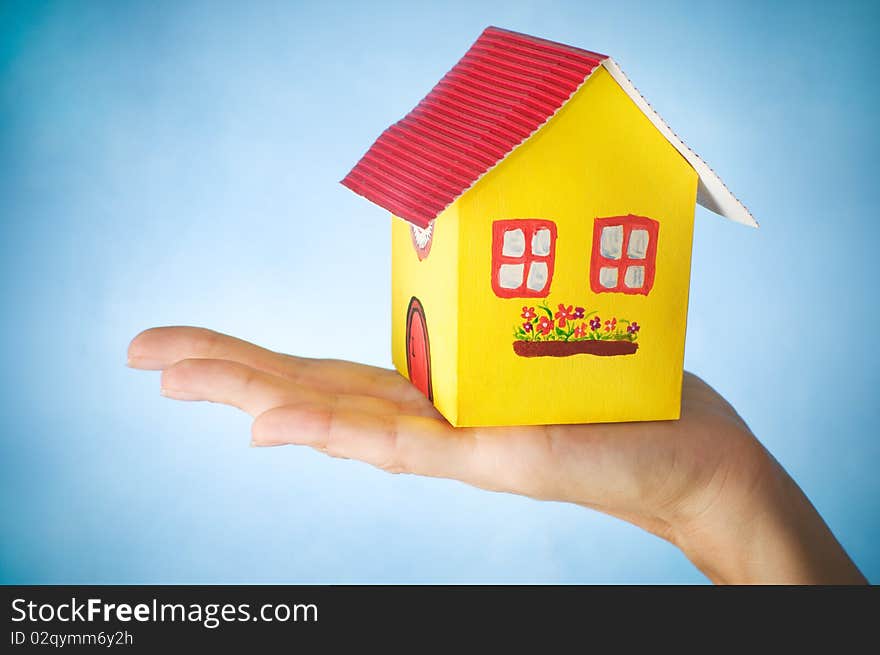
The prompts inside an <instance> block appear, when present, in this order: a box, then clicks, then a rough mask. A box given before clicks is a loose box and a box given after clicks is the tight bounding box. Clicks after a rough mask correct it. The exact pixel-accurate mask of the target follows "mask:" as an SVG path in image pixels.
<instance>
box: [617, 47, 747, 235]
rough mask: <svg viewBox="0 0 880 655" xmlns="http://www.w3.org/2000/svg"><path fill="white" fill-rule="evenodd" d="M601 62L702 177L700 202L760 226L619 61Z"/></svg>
mask: <svg viewBox="0 0 880 655" xmlns="http://www.w3.org/2000/svg"><path fill="white" fill-rule="evenodd" d="M601 65H602V66H604V67H605V70H607V71H608V72H609V73H611V77H613V78H614V79H615V81H616V82H617V83H618V84H619V85H620V87H621V88H622V89H623V90H624V91H626V94H627V95H628V96H629V97H630V98H632V101H633V102H634V103H636V106H637V107H638V108H639V109H641V110H642V113H644V114H645V116H647V117H648V120H650V121H651V122H652V123H653V124H654V127H656V128H657V129H658V130H660V133H661V134H662V135H663V136H665V137H666V139H667V141H669V143H671V144H672V145H673V147H674V148H675V149H676V150H678V151H679V152H680V153H681V156H682V157H684V158H685V159H686V160H687V161H688V163H689V164H690V165H691V166H693V168H694V170H695V171H696V172H697V175H698V176H699V178H700V183H699V186H698V187H697V202H698V203H700V204H701V205H702V206H703V207H705V208H706V209H708V210H709V211H712V212H715V213H716V214H719V215H720V216H724V217H725V218H729V219H730V220H732V221H736V222H737V223H742V224H743V225H750V226H751V227H758V222H757V221H756V220H755V218H754V217H753V216H752V214H751V212H750V211H749V210H748V209H746V207H745V205H743V204H742V203H741V202H740V201H739V200H737V199H736V196H734V195H733V194H732V193H731V192H730V190H729V189H728V188H727V187H726V186H725V184H724V182H722V181H721V178H720V177H718V176H717V175H716V174H715V171H713V170H712V169H711V168H709V166H708V165H707V164H706V162H704V161H703V160H702V159H700V157H699V156H698V155H697V153H695V152H694V151H693V150H691V149H690V148H688V147H687V146H686V145H685V143H684V141H682V140H681V139H679V138H678V136H677V135H676V134H675V132H673V131H672V130H671V129H670V127H669V126H668V125H667V124H666V121H664V120H663V119H662V118H661V117H660V114H658V113H657V112H656V111H654V109H653V108H652V107H651V105H649V104H648V101H647V100H645V98H644V97H643V96H642V94H641V93H639V91H638V89H636V87H635V86H633V83H632V82H630V81H629V78H628V77H627V76H626V75H625V74H624V73H623V71H622V70H621V69H620V66H618V65H617V62H616V61H614V60H613V59H611V58H610V57H609V58H608V59H605V60H604V61H603V62H602V64H601Z"/></svg>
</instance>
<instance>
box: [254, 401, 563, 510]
mask: <svg viewBox="0 0 880 655" xmlns="http://www.w3.org/2000/svg"><path fill="white" fill-rule="evenodd" d="M252 438H253V444H254V445H256V446H277V445H282V444H301V445H307V446H311V447H313V448H316V449H318V450H320V451H322V452H326V453H327V454H329V455H331V456H334V457H342V458H346V459H357V460H360V461H363V462H366V463H368V464H372V465H373V466H377V467H379V468H381V469H383V470H385V471H389V472H392V473H414V474H418V475H426V476H430V477H441V478H452V479H456V480H461V481H463V482H466V483H468V484H471V485H474V486H477V487H481V488H483V489H490V490H493V491H512V492H515V493H519V494H525V495H529V496H533V497H536V498H551V497H559V494H560V491H559V490H558V489H557V488H556V485H557V482H558V481H556V480H551V479H548V478H547V476H546V472H547V471H554V470H556V469H554V468H553V465H552V462H551V461H550V460H552V459H553V457H555V455H554V453H553V452H552V448H551V449H548V447H547V446H548V439H547V433H546V430H545V429H544V428H540V427H537V428H536V427H530V428H489V429H486V428H458V429H456V428H452V427H451V426H450V425H449V424H448V423H447V422H446V421H444V420H442V419H435V418H429V417H423V416H406V415H399V414H398V415H395V414H385V415H377V414H375V413H370V412H366V411H360V410H352V409H348V408H344V407H341V406H336V407H328V406H322V405H318V404H313V403H296V404H293V405H288V406H284V407H277V408H275V409H271V410H269V411H267V412H265V413H264V414H261V415H260V416H258V417H257V419H256V420H255V421H254V424H253V428H252Z"/></svg>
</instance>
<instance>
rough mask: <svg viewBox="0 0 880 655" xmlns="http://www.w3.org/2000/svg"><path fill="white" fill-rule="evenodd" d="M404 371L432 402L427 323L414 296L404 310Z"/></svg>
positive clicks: (421, 308) (420, 305)
mask: <svg viewBox="0 0 880 655" xmlns="http://www.w3.org/2000/svg"><path fill="white" fill-rule="evenodd" d="M406 372H407V374H408V375H409V381H410V382H412V383H413V384H414V385H415V386H416V388H417V389H418V390H419V391H421V392H422V393H423V394H425V395H426V396H427V397H428V400H430V401H431V402H433V401H434V391H433V389H432V388H431V347H430V344H429V342H428V324H427V323H426V321H425V310H424V308H423V307H422V303H420V302H419V299H418V298H416V297H415V296H413V298H412V300H410V301H409V309H408V310H407V312H406Z"/></svg>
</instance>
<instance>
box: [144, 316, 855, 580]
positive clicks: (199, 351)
mask: <svg viewBox="0 0 880 655" xmlns="http://www.w3.org/2000/svg"><path fill="white" fill-rule="evenodd" d="M128 363H129V366H131V367H133V368H141V369H161V370H162V371H163V373H162V393H163V394H164V395H166V396H168V397H170V398H176V399H179V400H209V401H213V402H220V403H224V404H227V405H232V406H235V407H238V408H239V409H241V410H243V411H245V412H247V413H248V414H250V415H251V416H253V417H254V423H253V428H252V444H253V445H254V446H278V445H283V444H301V445H306V446H311V447H312V448H315V449H317V450H320V451H322V452H325V453H327V454H328V455H331V456H333V457H343V458H351V459H359V460H362V461H364V462H367V463H369V464H372V465H374V466H378V467H379V468H382V469H384V470H386V471H389V472H392V473H414V474H418V475H428V476H434V477H443V478H453V479H456V480H461V481H462V482H466V483H468V484H471V485H474V486H477V487H481V488H483V489H489V490H492V491H506V492H510V493H516V494H523V495H526V496H531V497H533V498H539V499H544V500H558V501H566V502H571V503H577V504H580V505H583V506H585V507H590V508H593V509H597V510H599V511H601V512H605V513H607V514H611V515H613V516H617V517H619V518H622V519H624V520H626V521H629V522H631V523H634V524H635V525H638V526H640V527H642V528H644V529H646V530H648V531H650V532H652V533H654V534H656V535H658V536H660V537H662V538H664V539H666V540H668V541H670V542H672V543H673V544H675V545H677V546H678V547H679V548H681V549H682V550H683V551H684V553H685V554H686V555H687V556H688V557H689V558H690V559H691V561H692V562H694V563H695V564H696V565H697V566H698V567H699V568H700V569H701V570H702V571H703V572H704V573H705V574H706V575H707V576H708V577H709V578H710V579H712V580H713V581H716V582H733V583H773V582H786V583H863V582H865V580H864V578H863V577H862V575H861V574H860V573H859V571H858V569H857V568H856V567H855V565H854V564H853V563H852V562H851V560H850V559H849V557H848V556H847V555H846V553H845V552H844V551H843V549H842V548H841V546H840V544H839V543H838V542H837V540H836V539H835V538H834V536H833V535H832V534H831V532H830V531H829V530H828V528H827V526H826V525H825V523H824V522H823V521H822V519H821V517H820V516H819V515H818V513H817V512H816V511H815V509H814V508H813V507H812V505H811V504H810V502H809V501H808V500H807V499H806V497H805V496H804V495H803V493H802V492H801V491H800V489H799V488H798V487H797V485H796V484H795V483H794V482H793V481H792V480H791V478H790V477H789V476H788V475H787V474H786V473H785V471H784V470H783V469H782V467H781V466H779V464H778V463H777V462H776V461H775V460H774V459H773V458H772V456H771V455H770V454H769V453H768V452H767V451H766V450H765V449H764V448H763V447H762V446H761V444H760V443H759V442H758V440H757V439H755V437H754V436H753V435H752V433H751V432H750V431H749V429H748V427H747V426H746V424H745V423H744V422H743V420H742V419H741V418H740V417H739V416H738V415H737V413H736V412H735V411H734V409H733V408H732V407H731V406H730V405H729V404H728V403H727V402H726V401H725V400H724V399H723V398H722V397H721V396H719V395H718V394H717V393H716V392H715V391H714V390H713V389H712V388H711V387H709V386H708V385H707V384H706V383H705V382H703V381H702V380H700V379H699V378H697V377H696V376H694V375H691V374H689V373H685V376H684V387H683V389H682V408H681V409H682V412H681V419H680V420H678V421H660V422H646V423H618V424H595V425H547V426H535V427H493V428H453V427H451V426H450V425H449V423H447V422H446V420H444V419H443V417H442V416H441V415H440V414H439V413H438V412H437V410H436V409H434V407H433V406H432V405H431V403H430V402H429V401H428V400H427V399H426V398H425V397H424V396H423V395H422V394H421V393H420V392H419V391H418V390H417V389H416V388H415V387H413V386H412V385H411V384H410V383H409V382H408V381H407V380H406V379H405V378H403V377H402V376H400V375H399V374H398V373H397V372H396V371H394V370H389V369H382V368H376V367H372V366H365V365H362V364H356V363H353V362H346V361H340V360H331V359H305V358H302V357H294V356H291V355H283V354H279V353H275V352H271V351H268V350H265V349H263V348H260V347H258V346H255V345H253V344H251V343H247V342H245V341H241V340H239V339H235V338H233V337H229V336H226V335H222V334H219V333H216V332H212V331H209V330H204V329H200V328H191V327H164V328H154V329H151V330H147V331H145V332H142V333H141V334H139V335H138V336H137V337H135V339H134V340H133V341H132V343H131V346H130V347H129V352H128Z"/></svg>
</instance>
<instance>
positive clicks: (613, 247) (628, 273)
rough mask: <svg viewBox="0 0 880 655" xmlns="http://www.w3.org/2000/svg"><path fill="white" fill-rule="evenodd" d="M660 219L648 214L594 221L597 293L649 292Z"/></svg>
mask: <svg viewBox="0 0 880 655" xmlns="http://www.w3.org/2000/svg"><path fill="white" fill-rule="evenodd" d="M659 231H660V223H658V222H657V221H655V220H654V219H652V218H648V217H647V216H634V215H632V214H629V215H627V216H611V217H608V218H597V219H596V220H595V221H594V222H593V252H592V254H591V256H590V288H591V289H592V290H593V291H594V292H595V293H628V294H642V295H648V293H649V292H650V291H651V288H652V287H653V286H654V275H655V267H656V259H657V235H658V233H659Z"/></svg>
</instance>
